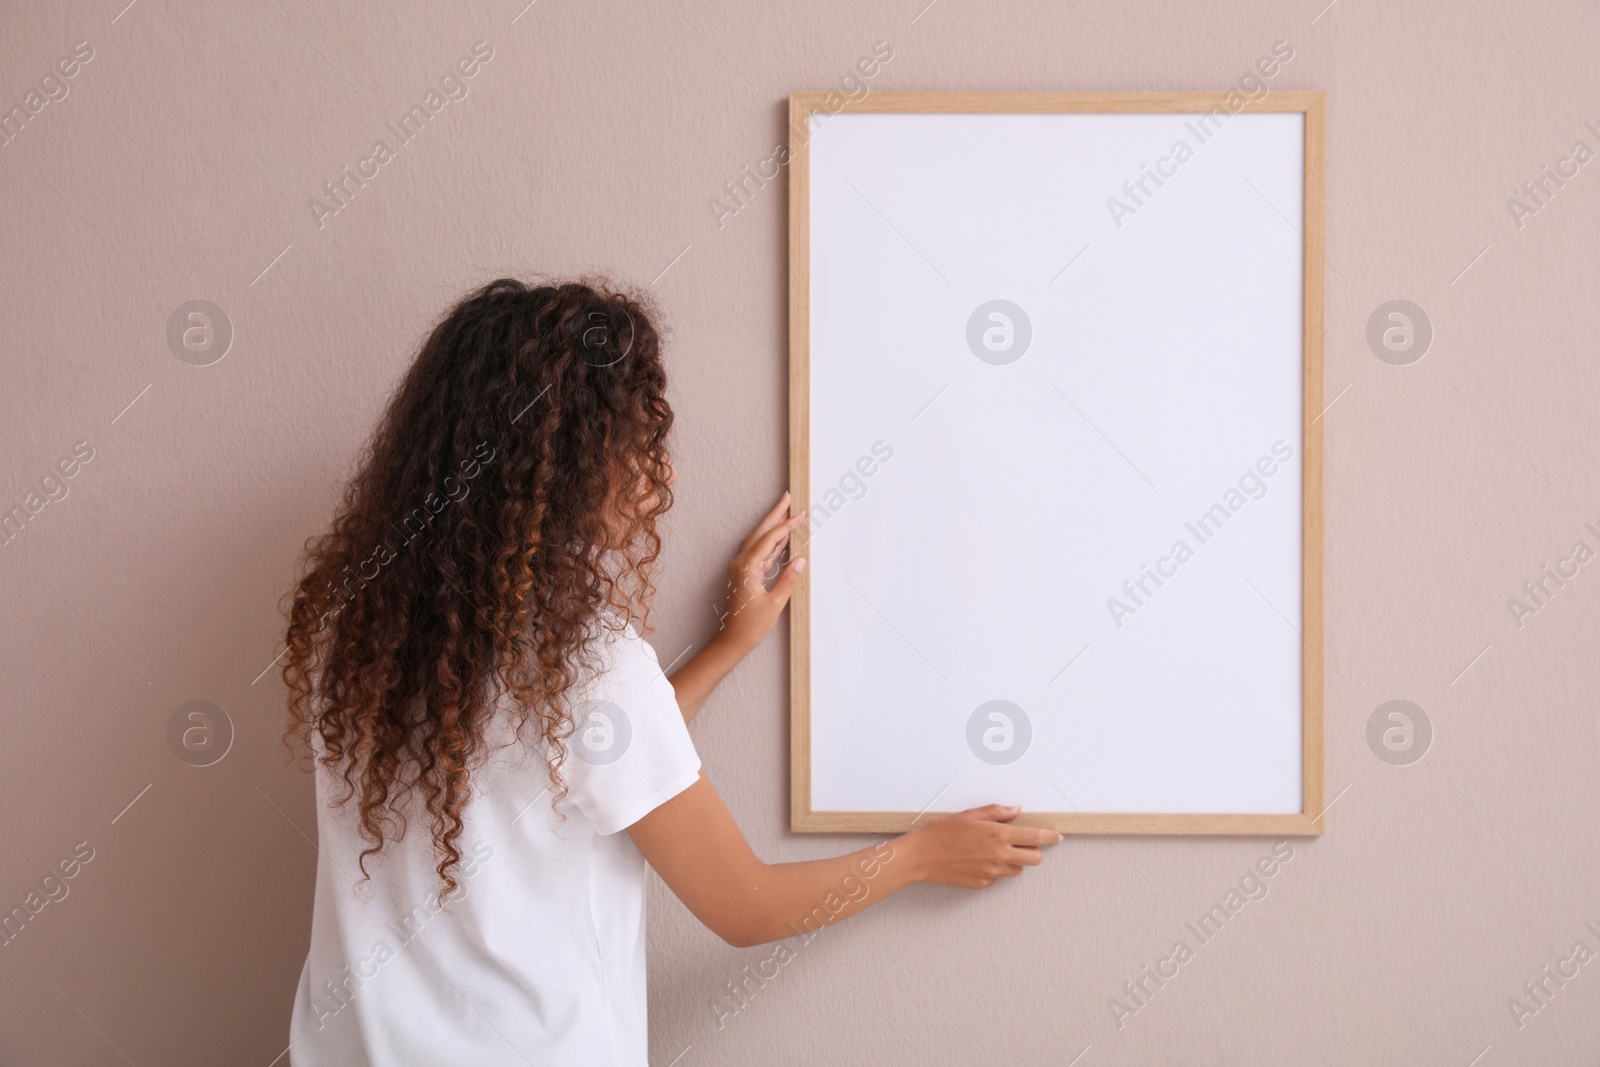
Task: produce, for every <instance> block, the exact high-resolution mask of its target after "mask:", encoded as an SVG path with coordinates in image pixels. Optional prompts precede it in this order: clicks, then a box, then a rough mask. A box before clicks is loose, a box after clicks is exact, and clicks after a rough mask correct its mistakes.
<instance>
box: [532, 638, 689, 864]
mask: <svg viewBox="0 0 1600 1067" xmlns="http://www.w3.org/2000/svg"><path fill="white" fill-rule="evenodd" d="M602 640H603V648H602V652H601V657H600V658H601V670H600V672H599V674H598V675H597V676H596V677H595V678H594V680H593V681H592V682H590V683H589V684H588V685H586V686H585V687H584V689H583V692H582V694H581V695H580V697H579V699H578V701H577V703H575V704H574V706H573V708H572V719H573V725H572V733H571V736H570V737H569V738H568V740H567V758H566V760H565V762H564V763H563V764H562V773H563V775H564V776H565V777H566V780H567V802H568V803H569V804H571V805H572V806H574V807H576V808H577V809H578V810H579V811H581V812H582V813H583V814H584V815H585V816H586V817H587V818H588V819H589V821H590V822H592V823H593V824H594V827H595V832H596V833H599V834H602V835H604V834H614V833H616V832H617V831H618V830H624V829H626V828H628V827H629V826H632V825H633V824H634V823H636V822H638V821H639V820H640V819H642V818H644V817H645V816H646V815H648V814H649V813H650V812H652V811H654V810H655V809H656V808H658V807H660V806H661V805H662V804H665V803H666V802H667V801H668V800H671V799H672V798H673V797H675V796H677V795H678V794H679V793H681V792H683V791H684V790H685V789H687V788H689V787H690V786H691V785H693V784H694V783H695V780H696V779H697V778H699V776H700V755H699V753H697V752H696V751H695V748H694V741H693V739H692V738H690V736H689V728H688V725H687V724H686V723H685V722H684V721H683V712H682V711H681V710H679V708H678V700H677V696H676V694H675V693H674V692H673V689H672V683H671V682H670V681H668V680H667V676H666V675H665V674H664V673H662V670H661V665H660V662H659V661H658V660H657V659H656V654H655V650H654V649H652V648H651V647H650V646H649V645H648V644H647V643H646V642H645V640H644V638H642V637H640V636H639V635H638V633H637V632H636V631H635V630H634V628H633V627H632V626H631V625H630V626H628V627H627V629H626V630H625V631H624V632H622V633H610V632H608V633H606V634H605V635H604V637H603V639H602Z"/></svg>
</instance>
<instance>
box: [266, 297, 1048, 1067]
mask: <svg viewBox="0 0 1600 1067" xmlns="http://www.w3.org/2000/svg"><path fill="white" fill-rule="evenodd" d="M665 393H666V375H665V373H664V371H663V369H662V363H661V339H660V337H659V336H658V334H657V333H656V330H655V328H654V327H653V326H652V324H651V320H650V316H649V314H648V312H647V309H646V308H644V307H643V306H641V305H640V304H639V303H638V302H637V301H636V300H634V299H631V298H629V297H627V296H624V295H619V294H617V293H614V292H611V291H609V290H608V289H606V288H604V287H601V288H593V287H590V286H588V285H584V284H575V283H573V284H564V285H560V286H542V287H536V288H529V287H526V286H524V285H522V284H521V283H519V282H516V281H511V280H501V281H496V282H493V283H491V284H489V285H487V286H484V287H483V288H482V289H480V290H478V291H477V292H474V293H472V294H471V295H469V296H468V297H467V298H466V299H464V300H463V301H462V302H461V303H460V304H459V305H457V306H456V307H455V308H454V309H453V310H451V311H450V312H449V313H448V314H446V316H445V317H444V319H443V320H442V321H441V322H440V323H439V324H438V325H437V326H436V327H435V328H434V330H433V332H432V334H431V335H430V336H429V337H428V339H427V341H426V342H425V343H424V344H423V346H422V350H421V352H420V353H419V355H418V357H417V360H416V362H415V363H414V364H413V365H412V367H411V368H410V370H409V371H408V372H407V374H406V375H405V377H404V379H403V380H402V381H401V383H400V385H399V388H398V390H397V391H396V393H395V395H394V397H393V398H392V400H391V401H390V404H389V408H388V411H387V413H386V414H385V416H384V418H383V420H382V423H381V424H380V426H379V428H378V430H377V432H376V434H375V435H374V438H373V440H372V442H371V444H370V446H369V448H368V450H367V453H366V455H365V457H364V459H363V462H362V464H361V469H360V472H359V473H358V474H357V475H356V476H355V477H354V479H352V481H351V483H350V485H349V487H348V488H347V490H346V492H345V496H344V500H343V502H342V504H341V506H340V508H339V511H338V514H337V516H336V517H335V519H334V521H333V523H332V526H331V528H330V529H329V531H328V532H327V533H325V534H324V535H323V536H321V537H320V538H318V539H316V540H314V541H313V542H311V544H310V545H309V546H308V549H307V559H306V565H305V568H304V577H303V578H302V580H301V581H300V583H299V585H298V586H297V588H296V590H295V592H294V594H293V599H292V605H291V607H290V611H289V630H288V645H289V649H288V657H287V660H286V663H285V666H284V677H285V681H286V683H287V685H288V689H289V694H290V711H291V727H290V733H291V736H292V737H295V738H298V739H300V740H301V741H303V742H304V743H306V744H307V745H308V746H309V752H310V754H311V757H312V759H313V762H314V766H315V770H316V792H317V810H318V830H319V834H320V843H319V852H320V855H321V859H320V861H319V864H318V869H317V889H316V905H315V915H314V918H313V921H312V934H311V949H310V952H309V954H308V956H307V958H306V963H305V968H304V970H303V972H302V974H301V979H300V988H299V992H298V995H297V997H296V1001H295V1008H294V1016H293V1022H292V1026H291V1038H292V1043H291V1046H290V1058H291V1060H292V1062H293V1063H295V1064H297V1065H300V1067H313V1065H321V1064H338V1065H341V1067H347V1065H351V1064H385V1065H386V1064H408V1065H415V1064H452V1065H453V1064H474V1065H484V1064H500V1063H508V1064H509V1063H517V1064H524V1063H533V1064H561V1065H568V1064H585V1065H588V1064H617V1065H643V1064H644V1063H645V1062H646V1061H645V1047H646V1025H645V959H644V946H645V936H644V917H645V903H644V901H645V896H644V886H645V864H646V863H648V864H649V865H650V867H652V868H653V869H654V870H655V871H656V873H657V874H659V875H660V876H661V878H662V880H663V881H665V882H666V884H667V885H668V887H670V888H671V889H672V891H673V892H674V893H675V894H677V896H678V898H679V899H680V900H681V901H683V903H684V904H685V905H686V906H687V907H688V908H689V910H690V911H691V912H693V913H694V915H695V916H696V917H697V918H698V919H699V920H700V921H701V922H703V923H704V924H705V925H706V926H707V927H709V928H710V929H711V930H712V931H713V932H715V933H716V934H717V935H719V936H720V937H722V938H723V939H724V940H726V941H728V942H729V943H730V944H733V945H740V946H745V945H756V944H760V943H763V942H767V941H773V940H777V939H780V938H785V937H790V936H794V935H796V934H800V933H802V932H804V931H806V930H812V929H815V928H816V927H817V925H818V924H819V923H823V922H828V923H831V922H834V921H837V920H838V919H842V918H845V917H847V916H849V915H851V914H854V913H855V912H857V911H860V910H861V909H863V908H865V907H867V906H869V905H871V904H873V903H876V902H877V901H879V900H882V899H884V898H885V897H887V896H889V895H891V894H892V893H894V892H895V891H896V890H899V889H901V888H903V887H905V886H907V885H910V884H912V883H914V882H932V883H937V884H941V885H954V886H966V887H972V888H976V887H981V886H987V885H990V884H992V883H993V882H994V881H995V880H996V879H997V878H1001V877H1007V876H1012V875H1016V874H1019V873H1020V872H1021V871H1022V868H1023V867H1026V866H1031V865H1034V864H1037V863H1039V862H1040V851H1039V850H1040V846H1042V845H1045V844H1050V843H1053V842H1055V841H1056V840H1059V837H1060V835H1058V834H1056V833H1055V832H1054V831H1049V830H1037V829H1024V828H1021V827H1015V826H1010V825H1007V823H1008V820H1010V819H1012V818H1014V817H1015V815H1016V811H1015V810H1014V809H1003V808H1000V807H998V806H995V807H989V808H981V809H975V810H973V811H968V812H963V813H960V814H958V815H952V816H948V817H946V818H942V819H938V820H935V821H930V822H929V823H928V824H927V825H925V826H923V827H921V828H919V829H917V830H914V831H912V832H911V833H908V834H906V835H904V836H902V837H899V838H896V839H895V840H894V841H892V842H889V843H885V844H881V845H879V846H877V847H875V848H873V849H863V850H861V851H860V852H856V853H852V854H850V855H845V856H839V857H835V858H833V859H826V860H813V861H809V862H804V863H782V864H767V863H763V862H762V861H761V860H760V859H758V858H757V857H756V856H755V855H754V854H753V853H752V852H751V850H750V848H749V846H748V845H747V844H746V843H745V839H744V836H743V835H742V834H741V833H740V831H739V827H738V826H737V824H735V822H734V820H733V817H732V816H731V815H730V814H729V813H728V810H727V808H726V807H724V806H723V803H722V800H721V799H720V798H719V797H718V796H717V792H716V790H715V789H714V788H713V787H712V785H711V782H710V781H709V780H708V779H707V778H706V776H705V775H704V774H703V773H702V772H701V769H700V760H699V758H698V756H697V755H696V754H695V749H694V745H693V743H692V741H691V740H690V737H689V733H688V730H687V729H686V728H685V723H686V722H687V720H689V719H691V718H693V717H694V715H695V713H696V712H697V711H699V709H700V707H701V706H702V705H703V704H704V703H705V701H706V698H707V697H709V696H710V694H711V691H712V689H713V688H715V687H716V685H717V683H718V682H719V681H721V680H722V678H723V677H724V676H726V675H727V673H728V672H729V671H730V670H732V669H733V667H734V666H735V665H736V664H737V663H738V662H739V661H740V660H741V659H742V658H743V657H744V656H745V655H746V654H748V653H749V652H750V651H751V649H753V648H755V646H756V645H758V644H759V643H760V642H761V640H762V639H763V638H764V637H765V636H766V635H767V633H768V631H770V630H771V628H772V625H773V623H774V622H775V621H776V619H777V617H778V615H779V614H780V613H781V612H782V610H783V607H784V605H785V604H786V603H787V602H788V599H789V596H790V594H791V593H792V592H793V590H794V588H795V586H796V584H797V583H798V582H799V580H800V576H801V573H802V571H803V569H804V566H805V560H804V559H795V560H793V561H791V562H789V563H788V564H787V566H784V567H782V569H781V570H779V571H778V573H777V574H776V577H775V580H772V584H771V585H770V587H769V586H768V581H769V580H770V579H769V578H768V575H769V572H770V568H773V567H774V565H775V564H776V563H777V561H778V560H779V559H780V558H781V557H782V556H783V554H784V553H785V550H786V548H787V546H788V542H789V536H790V533H791V532H792V531H793V530H794V529H795V528H796V527H797V526H798V525H799V524H800V522H801V521H802V519H803V516H801V517H795V518H790V517H788V516H787V511H788V495H787V494H785V496H784V498H783V499H781V500H779V501H778V503H777V506H775V507H774V508H773V509H772V511H771V512H770V513H769V514H768V515H767V516H766V517H765V518H764V519H762V521H761V522H760V523H759V524H758V525H757V526H756V528H755V529H754V530H752V531H751V532H750V535H749V536H748V537H746V538H745V540H744V543H743V545H742V546H741V548H740V550H739V553H738V555H737V556H736V557H735V559H734V560H733V563H732V564H731V566H730V568H729V573H730V578H731V579H732V583H731V588H732V592H731V593H730V594H729V598H728V604H727V610H726V612H725V613H724V618H723V621H722V625H721V627H720V628H719V629H718V631H717V633H716V635H715V636H714V637H713V638H712V639H711V640H710V641H708V642H707V643H706V644H705V645H704V646H703V647H702V648H701V649H700V651H699V654H698V655H696V656H695V657H694V658H693V659H691V660H690V661H689V662H688V663H686V664H684V665H683V666H682V667H681V668H680V669H679V670H678V671H677V673H676V674H674V675H673V676H672V677H671V678H670V679H668V678H667V677H666V676H665V675H664V674H663V673H662V670H661V667H660V666H659V665H658V662H657V658H656V655H655V653H654V652H653V651H652V650H651V648H650V646H649V645H648V644H646V643H645V642H644V640H643V639H642V638H641V637H640V635H639V632H640V630H645V631H646V632H647V631H648V607H649V600H650V595H651V592H652V586H651V581H650V572H651V569H652V565H653V564H654V562H655V560H656V558H657V555H658V553H659V551H660V547H661V540H660V537H659V535H658V533H657V529H656V523H657V520H658V519H660V517H661V516H662V515H663V514H665V513H666V511H667V509H668V508H669V507H670V506H671V503H672V491H671V489H670V485H671V484H672V481H673V478H674V474H673V471H672V467H671V465H670V463H669V460H668V454H667V447H666V445H667V435H668V431H669V430H670V429H671V426H672V410H671V408H670V407H668V405H667V401H666V395H665ZM635 621H637V623H638V628H636V627H635V625H634V623H635ZM841 887H843V890H842V891H841Z"/></svg>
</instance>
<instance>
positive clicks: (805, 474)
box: [789, 91, 1325, 836]
mask: <svg viewBox="0 0 1600 1067" xmlns="http://www.w3.org/2000/svg"><path fill="white" fill-rule="evenodd" d="M1240 100H1243V104H1242V106H1235V105H1236V104H1237V103H1238V101H1240ZM1216 109H1223V110H1226V111H1228V112H1229V113H1235V114H1236V113H1240V112H1299V113H1301V114H1303V115H1304V186H1303V191H1304V196H1303V208H1304V218H1303V220H1299V221H1300V222H1301V225H1299V226H1297V227H1296V228H1297V229H1299V230H1300V231H1301V236H1302V238H1303V242H1302V248H1303V282H1304V302H1303V305H1302V320H1303V336H1302V352H1303V368H1302V372H1303V393H1302V420H1301V422H1302V425H1301V453H1300V458H1301V462H1302V464H1303V466H1302V481H1301V489H1302V545H1301V551H1302V557H1301V558H1302V567H1303V575H1302V609H1303V610H1302V615H1303V617H1302V619H1301V622H1300V626H1299V627H1298V629H1299V630H1300V634H1301V638H1302V642H1301V653H1302V654H1301V677H1302V683H1301V684H1302V722H1301V728H1302V729H1301V740H1302V745H1301V748H1302V752H1301V776H1302V810H1301V811H1300V812H1297V813H1288V814H1226V813H1216V814H1207V813H1174V814H1144V813H1126V812H1122V813H1118V812H1107V813H1096V812H1083V811H1076V810H1074V811H1066V812H1028V813H1025V814H1024V815H1023V816H1022V817H1021V818H1020V819H1019V820H1018V822H1019V823H1020V824H1026V825H1032V826H1047V827H1052V828H1054V829H1057V830H1060V831H1062V832H1064V833H1083V834H1088V833H1093V834H1101V835H1106V834H1210V835H1222V834H1234V835H1272V836H1289V835H1293V836H1304V835H1315V834H1320V833H1321V832H1322V830H1323V811H1324V801H1323V793H1324V783H1323V698H1324V694H1323V669H1322V668H1323V658H1322V653H1321V651H1320V650H1321V648H1322V645H1323V596H1322V585H1323V576H1322V568H1323V502H1322V497H1323V469H1322V468H1323V451H1322V427H1321V424H1320V421H1319V417H1320V414H1321V412H1322V410H1323V283H1324V274H1323V264H1324V258H1323V254H1322V248H1323V246H1324V181H1325V155H1324V140H1325V94H1324V93H1322V92H1320V91H1272V92H1270V93H1268V94H1267V95H1266V96H1264V97H1262V98H1261V99H1259V100H1255V101H1251V100H1248V99H1246V98H1243V97H1242V95H1241V94H1239V93H1230V92H1225V91H1222V92H1171V93H1166V92H1161V93H1150V92H1097V93H1031V92H1030V93H938V92H926V93H921V92H914V93H889V92H884V93H871V94H869V95H868V96H866V97H863V98H860V99H858V100H854V101H850V100H846V99H844V98H843V97H841V96H839V95H838V94H830V93H821V92H803V93H795V94H793V95H791V97H790V100H789V127H790V129H789V133H790V155H789V422H790V465H789V485H790V488H791V491H792V493H793V505H792V506H793V508H794V512H795V513H796V514H798V513H800V512H802V511H808V510H810V508H811V504H812V501H811V499H810V494H811V469H810V462H809V459H810V439H809V435H810V419H811V410H810V402H809V401H810V397H809V391H810V381H811V379H810V364H809V360H810V347H809V345H810V323H811V320H810V314H811V308H810V281H811V274H810V267H811V264H810V249H809V241H810V233H811V230H810V226H811V219H810V188H809V179H810V151H809V143H808V142H809V140H810V131H811V116H812V114H813V113H816V112H828V113H835V114H837V113H842V112H844V113H931V114H952V113H991V114H1039V113H1047V114H1053V113H1113V114H1122V113H1210V112H1212V111H1214V110H1216ZM1291 224H1293V222H1292V221H1291ZM803 531H804V527H802V530H801V532H797V537H796V545H795V549H794V551H795V553H796V554H803V553H804V551H805V548H804V545H805V540H804V537H803V536H802V533H803ZM810 577H811V576H810V575H809V574H808V575H806V577H805V579H804V580H802V581H801V583H800V586H799V588H798V589H797V590H796V592H795V595H794V598H793V600H792V602H791V605H790V613H791V614H790V626H791V643H790V772H791V773H790V811H791V826H792V828H793V829H794V830H796V831H806V832H817V831H822V832H900V831H905V830H908V829H911V828H912V827H913V826H914V825H917V824H919V823H921V822H924V821H926V820H927V819H929V818H932V817H935V816H937V815H939V814H943V812H940V811H926V812H912V811H873V812H827V811H815V810H813V809H812V807H811V796H812V794H811V767H812V764H811V759H812V751H811V681H812V675H811V665H812V664H811V641H810V626H811V592H810V584H811V583H810Z"/></svg>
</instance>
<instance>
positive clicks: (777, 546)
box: [750, 512, 808, 572]
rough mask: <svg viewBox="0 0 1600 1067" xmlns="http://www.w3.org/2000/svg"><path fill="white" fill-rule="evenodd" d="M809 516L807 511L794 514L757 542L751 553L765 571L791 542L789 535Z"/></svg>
mask: <svg viewBox="0 0 1600 1067" xmlns="http://www.w3.org/2000/svg"><path fill="white" fill-rule="evenodd" d="M807 517H808V516H807V515H806V513H805V512H801V513H800V514H798V515H792V516H790V517H789V518H787V519H785V520H783V521H782V522H780V523H778V525H776V526H774V527H773V528H772V529H770V530H768V531H767V532H766V533H765V534H764V535H763V536H762V538H761V540H759V541H757V542H756V544H755V546H754V547H753V548H752V549H751V550H750V555H751V556H752V557H753V558H754V559H755V560H756V561H757V565H758V566H759V567H760V568H761V570H762V571H763V572H765V571H766V569H767V568H768V567H770V566H772V563H773V561H774V560H776V559H777V558H778V554H779V553H780V552H782V551H783V549H784V546H785V545H787V544H788V543H789V535H790V534H792V533H793V532H794V531H795V529H796V528H797V527H799V526H800V524H801V523H803V522H805V521H806V519H807Z"/></svg>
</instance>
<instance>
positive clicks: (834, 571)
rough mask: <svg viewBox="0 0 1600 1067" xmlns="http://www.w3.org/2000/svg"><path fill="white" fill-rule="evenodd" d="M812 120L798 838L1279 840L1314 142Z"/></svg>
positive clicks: (1093, 119)
mask: <svg viewBox="0 0 1600 1067" xmlns="http://www.w3.org/2000/svg"><path fill="white" fill-rule="evenodd" d="M812 122H813V134H814V136H813V139H812V140H811V142H810V172H809V180H810V300H811V306H810V356H809V359H810V400H809V403H810V431H809V432H810V472H811V484H810V487H809V489H810V504H811V509H812V512H811V513H812V522H811V532H810V539H809V544H808V545H807V546H806V547H805V548H804V549H803V551H804V552H805V554H806V555H808V556H809V558H810V566H809V570H808V577H809V581H810V583H811V612H812V614H811V627H810V642H811V706H810V716H811V760H812V765H811V789H812V796H811V806H812V808H813V810H816V811H819V812H832V811H837V812H885V811H887V812H921V811H924V810H933V811H949V810H957V809H961V808H965V807H970V806H973V805H978V804H985V803H990V802H1001V803H1012V804H1021V805H1023V806H1024V807H1025V808H1027V809H1031V810H1034V811H1055V812H1084V813H1090V814H1093V813H1096V812H1151V813H1156V812H1165V813H1207V812H1211V813H1214V812H1226V813H1294V812H1299V811H1300V810H1301V775H1302V765H1301V761H1302V749H1301V729H1302V727H1301V714H1302V705H1301V700H1302V697H1301V655H1302V645H1301V638H1300V635H1299V630H1298V628H1299V626H1300V619H1301V576H1302V575H1301V554H1302V553H1301V517H1302V510H1301V507H1302V499H1301V488H1302V487H1301V425H1302V418H1303V413H1302V410H1301V408H1302V332H1301V331H1302V307H1301V305H1302V300H1303V290H1302V285H1303V277H1302V262H1301V256H1302V241H1301V235H1300V224H1301V219H1302V197H1303V190H1304V162H1305V160H1304V147H1303V137H1304V126H1303V122H1304V118H1303V116H1302V115H1300V114H1297V113H1286V114H1279V113H1271V114H1267V113H1240V114H1236V115H1233V116H1231V117H1228V118H1225V119H1216V118H1210V117H1208V116H1207V117H1202V116H1199V115H1192V114H1040V115H1032V114H1025V115H1024V114H1018V115H994V114H970V115H969V114H849V113H846V114H840V115H834V116H831V117H827V118H825V119H821V120H820V121H819V119H818V118H816V117H814V118H813V119H812ZM1180 144H1182V145H1183V146H1185V147H1186V148H1187V151H1186V152H1185V151H1181V150H1179V149H1178V148H1177V146H1178V145H1180ZM1152 175H1153V177H1152Z"/></svg>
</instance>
